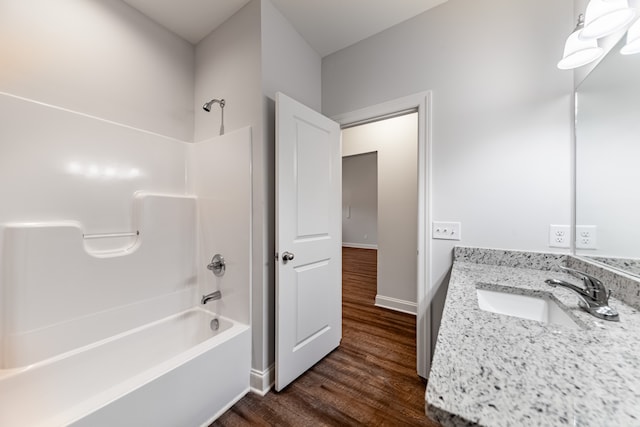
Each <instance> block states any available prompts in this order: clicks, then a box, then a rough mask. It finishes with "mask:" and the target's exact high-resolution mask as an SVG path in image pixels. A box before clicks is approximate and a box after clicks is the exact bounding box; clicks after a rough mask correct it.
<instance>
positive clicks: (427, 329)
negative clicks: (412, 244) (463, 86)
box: [331, 91, 433, 378]
mask: <svg viewBox="0 0 640 427" xmlns="http://www.w3.org/2000/svg"><path fill="white" fill-rule="evenodd" d="M431 98H432V92H431V91H425V92H420V93H416V94H413V95H409V96H405V97H403V98H398V99H394V100H391V101H387V102H383V103H381V104H377V105H372V106H370V107H366V108H362V109H360V110H356V111H352V112H348V113H344V114H338V115H336V116H333V117H331V118H332V119H333V120H335V121H336V122H338V123H340V125H341V126H346V125H348V124H351V123H356V122H360V121H364V120H368V119H372V118H375V117H381V116H385V115H388V114H392V113H395V112H398V111H404V110H409V109H411V108H416V107H417V108H418V283H417V284H416V288H417V306H418V308H417V310H418V313H417V317H416V326H417V327H416V349H417V365H418V366H417V371H418V375H420V376H421V377H423V378H427V377H428V375H429V370H430V368H431V356H432V355H431V299H432V283H433V280H432V277H431V227H430V226H429V224H431V194H432V191H431V185H432V184H431V183H432V178H431V173H432V155H431V153H432V132H431V130H432V125H431Z"/></svg>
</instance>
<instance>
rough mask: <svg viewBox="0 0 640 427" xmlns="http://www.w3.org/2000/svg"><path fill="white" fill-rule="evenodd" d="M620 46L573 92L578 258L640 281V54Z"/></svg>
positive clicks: (619, 44)
mask: <svg viewBox="0 0 640 427" xmlns="http://www.w3.org/2000/svg"><path fill="white" fill-rule="evenodd" d="M624 41H625V40H624V38H623V39H622V40H621V41H620V42H619V43H618V45H617V46H615V47H614V48H613V49H612V50H611V51H610V52H609V53H608V54H607V56H606V57H605V58H604V59H603V60H602V61H601V62H600V64H598V66H597V67H596V68H595V69H594V70H593V71H592V72H591V73H590V74H589V75H588V76H587V78H586V79H585V80H584V81H583V82H582V83H581V84H580V86H579V87H578V88H577V90H576V255H578V256H582V257H588V258H589V259H591V260H595V261H598V262H601V263H606V264H608V265H610V266H612V267H615V268H618V269H622V270H624V271H625V272H627V273H630V274H633V275H635V276H639V277H640V54H636V55H622V54H620V48H621V47H622V45H623V43H624Z"/></svg>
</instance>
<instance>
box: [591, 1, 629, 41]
mask: <svg viewBox="0 0 640 427" xmlns="http://www.w3.org/2000/svg"><path fill="white" fill-rule="evenodd" d="M635 16H636V11H635V10H634V9H631V8H630V7H629V2H628V1H627V0H591V1H590V2H589V4H588V5H587V11H586V12H585V18H584V19H585V22H584V29H583V30H582V32H581V33H580V38H581V39H582V40H588V39H599V38H601V37H605V36H608V35H609V34H613V33H615V32H616V31H619V30H621V29H623V28H624V27H626V26H627V25H629V24H630V23H631V21H633V18H635Z"/></svg>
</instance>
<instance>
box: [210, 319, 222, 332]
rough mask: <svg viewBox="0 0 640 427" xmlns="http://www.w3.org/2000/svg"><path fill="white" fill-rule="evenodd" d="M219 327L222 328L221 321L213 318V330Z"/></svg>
mask: <svg viewBox="0 0 640 427" xmlns="http://www.w3.org/2000/svg"><path fill="white" fill-rule="evenodd" d="M218 329H220V321H219V320H218V319H213V320H212V321H211V330H212V331H217V330H218Z"/></svg>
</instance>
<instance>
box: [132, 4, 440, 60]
mask: <svg viewBox="0 0 640 427" xmlns="http://www.w3.org/2000/svg"><path fill="white" fill-rule="evenodd" d="M124 1H125V2H126V3H128V4H130V5H131V6H133V7H134V8H136V9H138V10H139V11H140V12H142V13H143V14H145V15H147V16H148V17H149V18H151V19H153V20H154V21H156V22H157V23H159V24H160V25H162V26H164V27H166V28H168V29H169V30H171V31H173V32H174V33H176V34H178V35H179V36H180V37H182V38H184V39H185V40H188V41H189V42H191V43H193V44H196V43H198V42H199V41H200V40H202V39H203V38H204V37H205V36H206V35H207V34H209V33H210V32H211V31H213V30H214V29H215V28H217V27H218V26H219V25H220V24H222V23H223V22H224V21H226V20H227V19H228V18H229V17H231V15H233V14H234V13H236V12H237V11H238V10H239V9H241V8H242V6H244V5H245V4H247V3H248V2H249V1H250V0H124ZM271 1H272V2H273V4H274V5H275V6H276V8H277V9H278V10H279V11H280V12H281V13H282V14H283V15H284V16H285V17H286V18H287V19H288V20H289V22H291V24H292V25H293V26H294V27H295V29H296V30H297V31H298V33H300V35H302V37H303V38H304V39H305V40H306V41H307V42H308V43H309V44H310V45H311V47H313V49H315V51H316V52H318V53H319V54H320V56H323V57H324V56H326V55H328V54H330V53H333V52H335V51H338V50H340V49H342V48H345V47H347V46H350V45H352V44H354V43H357V42H359V41H360V40H363V39H366V38H367V37H369V36H372V35H374V34H376V33H379V32H380V31H383V30H385V29H387V28H389V27H392V26H394V25H396V24H398V23H400V22H402V21H406V20H407V19H409V18H412V17H414V16H416V15H419V14H420V13H422V12H424V11H426V10H428V9H431V8H432V7H435V6H437V5H439V4H442V3H444V2H445V1H447V0H402V1H398V0H321V1H319V0H271Z"/></svg>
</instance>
